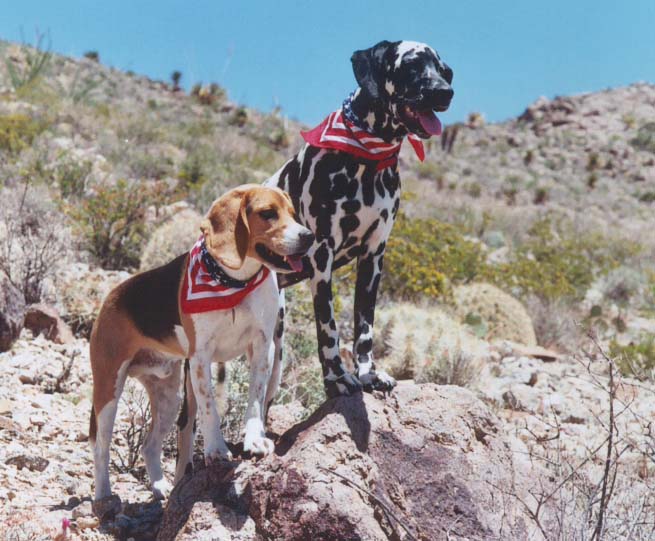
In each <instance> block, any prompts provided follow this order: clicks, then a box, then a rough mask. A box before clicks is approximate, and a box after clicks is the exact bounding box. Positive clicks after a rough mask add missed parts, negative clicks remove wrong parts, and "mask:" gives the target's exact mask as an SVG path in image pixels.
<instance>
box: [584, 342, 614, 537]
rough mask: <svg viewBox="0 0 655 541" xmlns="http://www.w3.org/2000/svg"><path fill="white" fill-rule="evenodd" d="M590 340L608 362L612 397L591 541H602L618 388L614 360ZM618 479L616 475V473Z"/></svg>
mask: <svg viewBox="0 0 655 541" xmlns="http://www.w3.org/2000/svg"><path fill="white" fill-rule="evenodd" d="M589 338H590V339H591V341H592V342H593V343H594V344H595V346H596V347H597V348H598V351H599V352H600V354H601V355H602V356H603V358H604V359H605V360H606V361H607V364H608V366H609V389H608V393H609V397H610V404H609V436H608V438H607V454H606V456H605V470H604V472H603V486H602V489H601V493H600V504H599V506H598V520H597V522H596V528H595V529H594V532H593V534H592V535H591V541H594V539H596V540H600V539H602V535H603V526H604V520H605V511H606V510H607V505H608V503H609V498H610V497H611V493H610V494H608V492H607V488H608V482H609V480H610V468H611V466H612V451H613V450H614V431H615V426H614V424H615V419H614V396H615V395H616V387H615V386H614V363H613V362H612V359H610V358H609V357H608V356H607V355H606V354H605V352H604V351H603V349H602V348H601V347H600V344H599V343H598V341H597V340H596V337H595V336H594V335H593V334H592V333H591V332H590V333H589ZM615 477H616V473H615ZM613 487H614V479H613V480H612V489H611V491H612V492H613Z"/></svg>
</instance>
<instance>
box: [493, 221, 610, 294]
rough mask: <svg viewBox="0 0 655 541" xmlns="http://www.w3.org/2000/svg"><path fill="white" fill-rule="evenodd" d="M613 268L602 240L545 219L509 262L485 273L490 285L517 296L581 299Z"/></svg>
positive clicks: (603, 239) (537, 225) (534, 228)
mask: <svg viewBox="0 0 655 541" xmlns="http://www.w3.org/2000/svg"><path fill="white" fill-rule="evenodd" d="M613 264H615V261H614V259H613V254H609V253H608V250H607V240H606V239H605V238H604V237H602V236H601V235H595V234H593V235H580V234H576V233H575V232H570V231H566V230H565V229H564V227H563V226H561V227H557V226H555V225H554V224H553V221H552V220H551V218H550V217H545V218H542V219H540V220H537V221H536V222H535V223H534V224H533V225H532V227H531V228H530V230H529V231H528V237H527V239H526V240H525V242H524V243H523V244H521V245H520V246H518V248H517V249H516V251H515V254H514V256H513V258H512V260H511V261H509V262H507V263H503V264H500V265H497V266H495V267H493V268H491V267H488V268H487V270H488V271H489V272H490V273H491V274H490V276H489V277H490V281H491V282H494V283H496V284H498V285H500V286H501V287H503V288H505V289H508V290H511V291H516V292H517V293H518V294H519V295H526V294H534V295H537V296H539V297H542V298H544V299H558V298H565V297H568V298H572V299H580V298H582V296H584V293H585V292H586V291H587V289H588V288H589V286H590V285H591V283H592V282H593V280H594V278H595V276H596V274H597V273H599V272H605V271H607V270H609V268H611V266H612V265H613Z"/></svg>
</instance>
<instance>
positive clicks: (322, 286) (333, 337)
mask: <svg viewBox="0 0 655 541" xmlns="http://www.w3.org/2000/svg"><path fill="white" fill-rule="evenodd" d="M316 254H320V255H318V256H317V255H316ZM317 257H318V259H320V264H319V265H317V266H316V270H315V272H314V275H313V276H312V279H311V282H310V285H311V289H312V296H313V299H314V315H315V320H316V334H317V336H318V357H319V359H320V361H321V367H322V368H323V384H324V385H325V394H326V395H327V397H328V398H333V397H335V396H349V395H352V394H355V393H358V392H361V390H362V384H361V383H360V381H359V380H358V379H357V378H356V377H355V376H354V375H353V374H350V373H349V372H348V371H347V370H346V368H345V367H344V365H343V362H342V361H341V356H340V355H339V333H338V331H337V325H336V322H335V320H334V304H333V298H332V261H333V259H334V254H333V253H332V250H330V249H329V248H328V241H323V242H322V243H321V244H320V245H319V246H318V248H317V250H316V251H315V254H314V258H315V259H316V258H317Z"/></svg>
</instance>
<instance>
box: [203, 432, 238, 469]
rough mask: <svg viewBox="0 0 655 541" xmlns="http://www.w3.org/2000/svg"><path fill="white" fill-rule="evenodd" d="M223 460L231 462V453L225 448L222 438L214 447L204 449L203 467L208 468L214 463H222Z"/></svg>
mask: <svg viewBox="0 0 655 541" xmlns="http://www.w3.org/2000/svg"><path fill="white" fill-rule="evenodd" d="M225 460H232V453H231V452H230V450H229V449H228V448H227V444H226V443H225V440H224V439H223V438H221V439H220V440H219V441H218V443H217V444H216V445H215V446H212V447H205V466H209V465H210V464H212V463H214V462H224V461H225Z"/></svg>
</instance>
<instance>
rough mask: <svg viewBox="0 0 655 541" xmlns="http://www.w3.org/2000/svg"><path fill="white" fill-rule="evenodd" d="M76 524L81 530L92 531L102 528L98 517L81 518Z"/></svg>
mask: <svg viewBox="0 0 655 541" xmlns="http://www.w3.org/2000/svg"><path fill="white" fill-rule="evenodd" d="M75 524H77V527H78V529H80V530H90V529H93V528H97V527H98V526H100V520H98V517H80V518H78V519H77V520H76V521H75Z"/></svg>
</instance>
